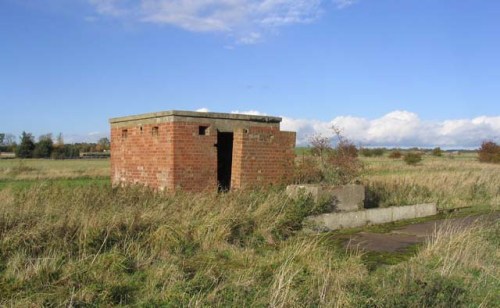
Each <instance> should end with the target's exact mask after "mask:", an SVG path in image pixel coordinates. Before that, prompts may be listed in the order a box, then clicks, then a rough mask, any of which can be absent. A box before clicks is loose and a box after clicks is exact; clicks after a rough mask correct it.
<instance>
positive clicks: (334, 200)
mask: <svg viewBox="0 0 500 308" xmlns="http://www.w3.org/2000/svg"><path fill="white" fill-rule="evenodd" d="M286 192H287V194H288V196H290V197H291V198H297V197H298V196H299V195H301V194H306V195H310V196H311V197H312V198H313V200H314V202H329V203H331V207H332V209H333V210H334V211H337V212H352V211H357V210H360V209H363V207H364V201H365V188H364V186H363V185H344V186H331V185H319V184H305V185H289V186H288V187H287V188H286Z"/></svg>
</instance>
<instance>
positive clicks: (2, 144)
mask: <svg viewBox="0 0 500 308" xmlns="http://www.w3.org/2000/svg"><path fill="white" fill-rule="evenodd" d="M0 139H2V140H0V151H2V152H13V151H14V149H15V147H16V136H14V135H12V134H4V133H2V134H0Z"/></svg>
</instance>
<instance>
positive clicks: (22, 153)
mask: <svg viewBox="0 0 500 308" xmlns="http://www.w3.org/2000/svg"><path fill="white" fill-rule="evenodd" d="M109 148H110V142H109V139H108V138H101V139H99V141H98V142H97V143H72V144H65V143H64V138H63V135H62V134H59V135H58V136H57V137H56V138H55V139H54V138H53V136H52V134H44V135H40V136H39V137H38V139H36V138H35V137H34V136H33V134H31V133H27V132H23V133H22V134H21V136H20V137H19V143H17V142H16V137H15V136H14V135H12V134H5V133H0V152H14V153H15V154H16V157H18V158H52V159H70V158H79V157H80V153H81V152H105V151H108V150H109Z"/></svg>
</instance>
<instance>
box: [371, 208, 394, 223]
mask: <svg viewBox="0 0 500 308" xmlns="http://www.w3.org/2000/svg"><path fill="white" fill-rule="evenodd" d="M365 212H366V220H367V223H369V224H383V223H388V222H392V221H393V220H392V208H390V207H388V208H381V209H369V210H366V211H365Z"/></svg>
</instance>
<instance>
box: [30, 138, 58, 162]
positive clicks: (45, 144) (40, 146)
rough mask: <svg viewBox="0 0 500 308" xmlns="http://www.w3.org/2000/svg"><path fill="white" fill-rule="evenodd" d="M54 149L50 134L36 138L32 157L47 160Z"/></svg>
mask: <svg viewBox="0 0 500 308" xmlns="http://www.w3.org/2000/svg"><path fill="white" fill-rule="evenodd" d="M53 149H54V142H53V141H52V134H45V135H41V136H40V137H38V143H37V144H36V145H35V150H34V151H33V157H35V158H49V157H50V155H51V154H52V150H53Z"/></svg>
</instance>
